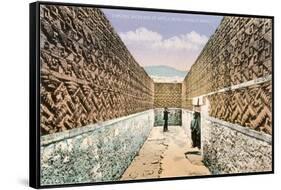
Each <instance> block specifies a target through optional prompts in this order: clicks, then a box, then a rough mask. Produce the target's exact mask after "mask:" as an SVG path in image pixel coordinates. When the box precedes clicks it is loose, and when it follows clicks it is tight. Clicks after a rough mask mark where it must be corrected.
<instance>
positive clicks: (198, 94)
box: [40, 5, 272, 185]
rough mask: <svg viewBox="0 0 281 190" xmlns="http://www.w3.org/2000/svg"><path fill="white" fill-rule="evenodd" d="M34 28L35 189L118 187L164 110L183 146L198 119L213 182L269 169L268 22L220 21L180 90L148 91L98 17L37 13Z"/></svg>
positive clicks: (56, 9)
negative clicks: (37, 76) (195, 114)
mask: <svg viewBox="0 0 281 190" xmlns="http://www.w3.org/2000/svg"><path fill="white" fill-rule="evenodd" d="M40 24H41V25H40V66H41V83H40V91H41V106H40V113H41V120H40V124H41V135H42V136H41V171H42V172H41V182H42V184H44V185H50V184H69V183H85V182H99V181H112V180H118V179H120V176H121V175H122V173H123V172H124V171H125V169H126V168H127V167H128V166H129V165H130V163H131V161H132V160H133V158H134V157H135V155H136V154H137V152H138V151H139V149H140V147H141V146H142V145H143V143H144V141H145V140H146V139H147V137H148V135H149V132H150V130H151V129H152V127H153V126H154V124H155V122H157V120H158V119H157V117H156V116H157V112H155V110H157V109H162V108H163V107H169V108H175V109H178V110H179V111H175V114H174V115H175V117H174V118H176V119H174V125H181V126H182V127H183V128H184V129H185V131H186V134H187V137H188V136H189V135H190V129H189V126H190V121H191V119H192V111H194V110H195V108H196V110H199V111H200V112H201V116H202V129H201V130H202V143H203V151H202V154H203V157H204V161H205V164H206V166H208V168H209V169H210V171H211V172H212V173H213V174H222V173H239V172H255V171H270V170H271V162H272V152H271V151H272V148H271V135H272V76H271V74H272V23H271V20H270V19H265V18H247V17H230V16H226V17H224V18H223V20H222V22H221V24H220V25H219V27H218V28H217V30H216V31H215V33H214V34H213V36H212V37H211V38H210V39H209V41H208V42H207V44H206V45H205V47H204V49H203V50H202V52H201V54H200V55H199V57H198V58H197V60H196V61H195V63H194V64H193V66H192V67H191V69H190V71H189V72H188V74H187V76H186V77H185V79H184V81H183V82H182V83H154V82H153V80H152V79H151V78H150V77H149V76H148V74H147V73H146V72H145V71H144V69H143V68H142V67H141V66H140V65H139V64H138V63H137V62H136V61H135V59H134V58H133V56H132V55H131V53H130V52H129V51H128V49H127V48H126V46H125V45H124V43H123V42H122V40H121V39H120V37H119V36H118V34H117V33H116V32H115V31H114V28H113V27H112V26H111V24H110V22H109V21H108V20H107V18H106V17H105V15H104V14H103V12H102V11H101V10H100V9H98V8H90V7H89V8H88V7H80V8H79V7H74V6H51V5H50V6H47V5H44V6H43V5H41V7H40ZM159 118H160V119H159V120H161V118H162V116H159ZM159 122H160V121H159ZM160 125H162V123H161V124H160Z"/></svg>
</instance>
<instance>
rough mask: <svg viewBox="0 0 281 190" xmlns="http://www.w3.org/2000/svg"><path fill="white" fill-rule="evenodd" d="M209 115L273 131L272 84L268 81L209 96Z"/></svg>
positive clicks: (268, 131) (257, 128)
mask: <svg viewBox="0 0 281 190" xmlns="http://www.w3.org/2000/svg"><path fill="white" fill-rule="evenodd" d="M208 100H209V101H210V110H209V115H210V116H212V117H216V118H219V119H222V120H224V121H228V122H231V123H236V124H239V125H242V126H245V127H250V128H252V129H254V130H257V131H264V132H266V133H269V134H271V133H272V127H271V126H272V85H271V82H267V83H265V84H262V85H255V86H251V87H248V88H243V89H239V90H235V91H228V92H224V93H217V94H214V95H211V96H208Z"/></svg>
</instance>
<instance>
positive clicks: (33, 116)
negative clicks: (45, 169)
mask: <svg viewBox="0 0 281 190" xmlns="http://www.w3.org/2000/svg"><path fill="white" fill-rule="evenodd" d="M40 5H58V6H76V7H77V6H79V7H93V8H108V9H119V10H140V11H153V12H165V13H167V12H169V13H184V14H199V15H217V16H235V17H255V18H266V19H271V20H272V168H271V171H262V172H247V173H231V174H219V175H202V176H178V177H167V178H151V179H138V180H124V181H105V182H91V183H73V184H61V185H41V184H40V48H39V47H40V12H39V11H40ZM274 77H275V75H274V16H269V15H253V14H240V13H239V14H237V13H222V12H207V11H189V10H173V9H157V8H144V7H126V6H112V5H95V4H83V3H63V2H50V1H36V2H32V3H29V186H30V187H33V188H36V189H44V188H62V187H78V186H91V185H111V184H124V183H139V182H155V181H156V182H157V181H167V180H185V179H201V178H217V177H238V176H248V175H263V174H274V173H275V164H274V162H275V159H274V150H275V146H274V144H275V143H274V142H275V138H274V136H275V133H274V126H275V121H274V92H275V91H274Z"/></svg>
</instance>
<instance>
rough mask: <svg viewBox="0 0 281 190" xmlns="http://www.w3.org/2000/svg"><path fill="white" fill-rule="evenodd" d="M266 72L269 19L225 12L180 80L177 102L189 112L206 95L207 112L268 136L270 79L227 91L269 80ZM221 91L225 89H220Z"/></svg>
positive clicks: (268, 67)
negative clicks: (238, 15) (229, 14)
mask: <svg viewBox="0 0 281 190" xmlns="http://www.w3.org/2000/svg"><path fill="white" fill-rule="evenodd" d="M271 74H272V23H271V19H265V18H244V17H228V16H226V17H224V18H223V20H222V22H221V24H220V25H219V27H218V28H217V30H216V32H215V33H214V34H213V35H212V36H211V38H210V39H209V41H208V42H207V44H206V45H205V47H204V48H203V50H202V52H201V54H200V55H199V57H198V58H197V60H196V62H195V63H194V64H193V65H192V67H191V69H190V71H189V72H188V75H187V76H186V78H185V80H184V82H183V84H182V95H183V96H182V97H183V98H182V106H183V108H187V109H190V110H192V109H193V108H192V99H193V98H196V97H199V96H206V97H207V98H208V99H209V101H210V107H209V114H210V115H211V116H213V117H217V118H219V119H223V120H226V121H229V122H232V123H237V124H240V125H242V126H246V127H250V128H252V129H254V130H257V131H263V132H265V133H268V134H271V131H272V130H271V127H272V113H271V112H272V101H271V99H272V97H271V96H272V90H271V88H272V83H271V80H269V81H268V82H267V83H265V84H263V83H261V84H257V85H254V86H252V87H247V88H243V89H241V88H238V89H237V90H231V87H232V86H235V85H240V84H244V83H247V82H249V81H253V80H258V79H263V78H270V79H271V78H272V77H271ZM254 82H256V81H254ZM222 89H224V90H225V89H229V90H228V91H226V92H224V93H221V92H220V90H222ZM210 93H211V95H209V94H210Z"/></svg>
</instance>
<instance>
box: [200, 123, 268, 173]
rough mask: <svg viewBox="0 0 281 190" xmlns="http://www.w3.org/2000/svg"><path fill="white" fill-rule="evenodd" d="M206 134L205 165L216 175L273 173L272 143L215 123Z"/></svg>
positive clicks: (208, 125)
mask: <svg viewBox="0 0 281 190" xmlns="http://www.w3.org/2000/svg"><path fill="white" fill-rule="evenodd" d="M202 130H203V132H202V133H203V135H204V138H203V142H202V143H203V152H204V162H205V164H206V165H207V166H208V168H209V169H210V171H211V172H212V173H213V174H228V173H247V172H261V171H271V170H272V168H271V166H272V147H271V144H270V143H267V142H265V141H262V140H258V139H256V138H253V137H250V136H248V135H245V134H242V133H240V132H238V131H236V130H233V129H230V128H228V127H225V126H222V125H219V124H217V123H212V122H205V125H204V128H203V129H202Z"/></svg>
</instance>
